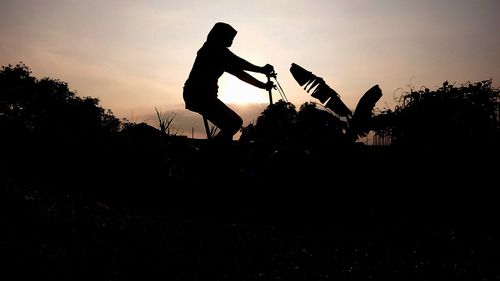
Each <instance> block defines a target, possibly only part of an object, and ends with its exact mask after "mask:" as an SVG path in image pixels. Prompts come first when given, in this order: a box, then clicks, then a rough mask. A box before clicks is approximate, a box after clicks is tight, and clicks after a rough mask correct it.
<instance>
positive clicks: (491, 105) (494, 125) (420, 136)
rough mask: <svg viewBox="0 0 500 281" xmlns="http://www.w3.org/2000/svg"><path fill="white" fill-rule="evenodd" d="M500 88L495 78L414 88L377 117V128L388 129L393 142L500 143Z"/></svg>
mask: <svg viewBox="0 0 500 281" xmlns="http://www.w3.org/2000/svg"><path fill="white" fill-rule="evenodd" d="M499 112H500V89H496V88H494V87H492V81H491V80H486V81H481V82H477V83H467V84H465V85H460V86H455V85H452V84H449V83H448V82H444V83H443V85H442V86H441V87H440V88H438V89H437V90H434V91H431V90H429V89H428V88H423V89H421V90H418V91H415V90H413V89H412V90H411V91H410V92H408V93H404V94H403V95H402V96H401V97H400V102H399V105H398V106H396V108H395V109H394V110H386V111H384V112H382V114H380V115H378V116H377V118H376V122H375V124H376V126H377V127H378V129H377V130H378V131H383V130H386V131H389V132H390V134H391V135H392V138H393V144H394V145H405V146H414V147H429V148H432V147H434V148H438V147H440V148H445V147H448V148H449V147H474V146H487V147H493V146H497V145H498V143H499V136H500V134H499V133H500V118H499V116H500V113H499Z"/></svg>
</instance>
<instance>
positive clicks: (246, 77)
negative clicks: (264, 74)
mask: <svg viewBox="0 0 500 281" xmlns="http://www.w3.org/2000/svg"><path fill="white" fill-rule="evenodd" d="M228 72H229V73H231V74H233V75H234V76H236V77H238V78H239V79H240V80H242V81H244V82H247V83H248V84H250V85H253V86H255V87H257V88H261V89H265V90H266V91H269V90H271V89H272V88H274V83H273V82H271V81H269V82H267V83H264V82H261V81H259V80H257V79H256V78H255V77H253V76H252V75H250V74H248V73H246V72H245V71H243V70H239V71H228Z"/></svg>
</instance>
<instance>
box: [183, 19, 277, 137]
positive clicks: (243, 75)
mask: <svg viewBox="0 0 500 281" xmlns="http://www.w3.org/2000/svg"><path fill="white" fill-rule="evenodd" d="M236 33H237V31H236V30H235V29H234V28H233V27H232V26H230V25H229V24H227V23H223V22H218V23H216V24H215V25H214V27H213V28H212V30H210V32H209V33H208V36H207V40H206V42H205V43H204V44H203V46H202V47H201V48H200V49H199V50H198V52H197V56H196V59H195V61H194V64H193V68H192V69H191V72H190V73H189V77H188V79H187V80H186V82H185V84H184V93H183V97H184V102H185V106H186V109H189V110H191V111H194V112H198V113H200V114H201V115H202V116H204V117H205V118H207V119H208V120H209V121H210V122H212V123H213V124H215V125H216V126H217V127H218V128H219V130H220V131H219V133H218V134H217V136H215V138H216V139H218V140H221V141H228V142H230V141H231V140H232V139H233V136H234V134H236V133H237V132H238V130H239V129H240V128H241V126H242V125H243V120H242V119H241V117H240V116H239V115H238V114H237V113H236V112H234V111H233V110H232V109H231V108H229V107H228V106H227V105H225V104H224V103H223V102H222V101H221V100H219V99H218V97H217V91H218V85H217V81H218V79H219V77H221V76H222V74H223V73H224V72H228V73H230V74H232V75H234V76H236V77H238V78H239V79H241V80H242V81H245V82H247V83H249V84H251V85H253V86H255V87H258V88H261V89H266V90H268V91H269V90H270V89H271V88H272V87H273V86H274V84H273V83H272V82H267V83H263V82H261V81H259V80H257V79H256V78H254V77H253V76H251V75H250V74H248V73H247V72H245V70H247V71H252V72H258V73H262V74H266V75H269V74H271V73H272V72H273V71H274V68H273V66H272V65H270V64H266V65H265V66H262V67H260V66H256V65H254V64H252V63H250V62H248V61H246V60H244V59H242V58H240V57H238V56H236V55H235V54H233V53H232V52H231V51H230V50H229V49H228V47H230V46H231V45H232V43H233V39H234V37H235V36H236Z"/></svg>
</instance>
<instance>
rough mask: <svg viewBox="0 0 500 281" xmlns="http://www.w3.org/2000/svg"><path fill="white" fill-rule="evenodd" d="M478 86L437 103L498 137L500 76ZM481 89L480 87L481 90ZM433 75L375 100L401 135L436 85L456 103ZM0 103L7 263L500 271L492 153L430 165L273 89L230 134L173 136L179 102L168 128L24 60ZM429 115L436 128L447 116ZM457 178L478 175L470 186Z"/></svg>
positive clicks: (210, 273)
mask: <svg viewBox="0 0 500 281" xmlns="http://www.w3.org/2000/svg"><path fill="white" fill-rule="evenodd" d="M445 86H446V87H448V85H445ZM475 87H477V88H475ZM462 88H463V87H462ZM462 88H460V90H454V89H453V87H452V88H450V89H448V88H446V89H445V90H443V91H444V92H445V93H446V94H447V95H448V94H450V93H455V92H456V91H458V92H459V93H460V92H462V91H464V90H463V89H462ZM471 89H477V90H474V91H473V90H471V92H470V93H469V92H467V93H468V94H463V95H462V96H460V95H459V94H456V93H455V94H456V95H458V97H456V98H455V99H456V100H454V102H455V103H457V104H458V105H459V104H461V99H467V100H471V101H470V102H467V103H466V105H462V106H459V108H460V110H461V111H460V113H461V114H465V115H460V116H462V117H463V118H458V119H457V118H444V120H445V121H447V122H449V123H451V124H454V125H453V126H452V129H454V130H458V129H460V130H464V131H468V132H471V133H470V134H465V136H469V135H472V136H473V138H472V139H473V140H488V141H490V142H491V141H493V142H496V141H497V140H496V139H490V137H492V136H495V137H497V136H498V135H497V134H498V90H496V89H492V88H491V85H490V84H488V83H483V84H481V85H479V84H473V85H472V86H471ZM472 92H474V93H476V92H481V93H483V94H481V95H480V96H481V98H473V96H474V95H476V94H474V95H473V94H472ZM429 93H431V92H430V91H427V92H426V91H424V93H419V95H418V97H417V95H414V96H413V97H412V101H411V102H407V103H406V104H405V106H401V107H398V108H397V109H396V110H395V111H394V112H386V114H383V115H380V116H384V118H385V119H376V120H378V121H379V122H378V123H376V124H375V125H377V124H378V126H379V127H374V128H377V129H380V130H384V129H390V130H394V132H396V133H397V134H395V136H398V134H399V135H400V136H399V137H396V139H397V142H396V143H397V144H404V143H416V142H417V140H414V139H413V138H415V137H420V135H418V134H416V133H414V132H415V129H412V128H414V127H416V128H419V129H421V128H420V127H418V126H417V125H418V124H417V123H418V122H417V121H413V122H410V121H409V120H412V119H411V118H415V119H419V117H420V118H424V120H426V118H428V117H421V115H420V114H423V112H424V113H428V112H430V113H432V114H434V116H440V115H439V114H438V112H437V111H438V108H439V106H437V105H435V104H434V103H435V102H436V101H438V103H439V104H440V105H443V103H445V101H444V100H441V99H440V98H436V97H432V98H431V96H433V95H434V94H433V95H429V97H428V96H426V95H428V94H429ZM485 93H486V94H485ZM455 94H453V95H455ZM435 95H436V96H437V95H438V93H435ZM453 95H451V96H453ZM492 97H495V98H496V100H494V99H493V98H492ZM413 98H414V99H413ZM422 99H427V101H426V103H422V104H421V100H422ZM452 100H453V99H452ZM472 100H473V101H474V102H472ZM360 103H361V102H360ZM469 103H473V104H474V106H471V105H469ZM366 104H367V107H366V108H368V109H370V110H369V111H368V110H367V111H363V110H362V111H361V112H364V113H363V114H361V115H359V117H360V118H364V120H360V122H361V123H362V126H359V130H360V131H363V132H364V131H365V130H366V127H365V126H364V125H365V124H368V123H367V121H366V120H371V114H368V113H369V112H371V106H372V104H373V100H367V101H366ZM410 104H411V106H410ZM476 104H479V105H480V106H475V105H476ZM417 105H418V106H417ZM446 105H447V104H446ZM458 105H456V106H458ZM410 108H416V109H417V108H418V110H410ZM428 108H431V109H432V110H429V109H428ZM0 109H1V110H0V129H1V132H2V135H1V136H2V138H1V139H0V144H1V148H2V157H3V158H2V161H1V162H0V224H1V225H0V227H1V229H2V231H0V259H1V260H2V261H3V264H2V265H3V267H2V270H3V271H2V273H3V276H8V277H9V276H14V278H16V279H37V280H40V279H41V280H142V279H145V280H170V279H172V280H278V279H280V280H281V279H286V280H330V279H335V280H431V279H435V278H436V276H438V278H445V279H454V280H455V279H466V278H472V279H474V280H476V279H477V280H489V279H495V278H496V279H498V276H500V275H499V272H498V266H497V265H498V264H499V258H498V257H499V253H500V244H499V239H498V237H499V233H500V232H499V230H498V227H497V226H496V225H495V222H496V221H498V215H497V214H498V204H496V202H488V201H487V200H485V198H487V197H490V198H492V199H493V200H495V198H496V196H489V194H490V190H489V189H488V186H490V185H488V183H489V182H491V181H492V180H493V179H496V170H497V168H498V167H497V165H488V164H486V163H485V162H481V161H480V159H479V158H477V159H476V160H478V161H475V162H470V163H473V164H474V168H475V169H476V170H474V169H472V168H470V167H459V165H454V166H453V165H452V167H455V168H457V169H452V170H451V171H449V172H446V171H444V170H443V169H441V167H439V166H438V165H437V164H434V163H438V164H444V165H446V166H447V167H450V164H453V163H454V161H453V159H452V160H450V159H444V160H443V159H439V158H438V157H432V158H428V159H425V157H428V156H430V154H425V155H423V156H420V155H418V156H419V157H420V159H421V160H422V159H424V160H427V161H428V162H426V163H425V165H420V164H419V163H420V162H415V160H416V159H419V158H418V157H413V156H414V155H417V153H414V154H413V156H411V155H408V154H404V153H400V152H408V150H401V149H393V148H394V147H393V146H390V147H369V146H365V145H362V146H357V145H352V138H350V137H349V136H348V134H347V133H346V128H348V125H347V124H346V123H345V122H343V121H341V120H340V119H339V118H338V116H336V115H334V114H331V112H329V111H328V110H325V109H322V108H318V107H317V105H316V104H315V103H305V104H303V105H302V106H301V107H300V110H299V111H298V112H297V111H296V109H295V107H294V106H293V105H291V104H289V103H286V102H283V101H279V102H277V103H275V104H274V105H273V106H270V107H268V108H267V109H266V110H265V111H264V112H262V114H261V116H259V118H258V120H257V122H256V124H255V125H251V126H248V127H246V128H245V130H246V131H245V132H244V134H243V135H242V138H244V137H246V138H247V139H246V140H256V141H254V142H251V141H248V142H247V141H241V142H240V143H237V144H234V145H233V146H231V147H225V146H220V144H217V143H211V142H210V141H207V140H191V139H187V138H184V137H181V136H169V135H168V134H167V133H165V132H168V131H169V130H168V128H170V125H171V122H170V121H172V119H169V117H166V118H160V117H162V116H161V114H158V116H159V119H161V120H164V121H165V122H164V123H163V124H164V126H163V129H161V130H158V129H156V128H154V127H152V126H150V125H147V124H145V123H139V124H136V123H130V122H127V121H120V120H118V119H116V118H115V117H114V116H113V115H112V113H111V112H110V111H107V110H104V109H102V108H101V107H100V106H99V104H98V100H97V99H94V98H90V97H87V98H80V97H78V96H77V95H76V94H75V93H74V92H72V91H70V90H69V89H68V86H67V84H66V83H63V82H60V81H58V80H53V79H48V78H45V79H40V80H39V79H36V78H34V77H32V76H31V72H30V71H29V69H28V68H27V67H26V66H24V65H17V66H7V67H4V68H2V71H1V72H0ZM480 109H481V110H480ZM462 111H463V112H464V113H463V112H462ZM483 111H487V112H489V113H491V114H493V112H494V114H496V115H495V118H496V119H495V118H493V116H491V115H490V114H489V113H488V114H484V113H483ZM446 112H448V111H446ZM157 113H159V112H157ZM355 114H356V113H355ZM403 117H404V118H403ZM410 117H411V118H410ZM171 118H173V117H171ZM469 119H470V120H469ZM381 120H385V121H384V122H382V121H381ZM419 120H420V119H419ZM457 120H461V121H460V122H458V121H457ZM467 120H469V121H467ZM427 122H429V123H430V124H432V122H431V120H428V121H427ZM443 122H444V121H443ZM453 122H455V123H456V124H455V123H453ZM444 123H446V122H444ZM446 124H448V123H446ZM476 125H477V126H479V127H478V128H476ZM407 126H408V127H407ZM459 127H460V128H459ZM462 127H463V128H462ZM410 129H411V130H410ZM408 130H409V132H411V133H409V132H407V131H408ZM417 132H420V131H418V130H417ZM425 132H426V134H427V135H428V136H429V135H430V134H431V133H436V134H443V133H442V132H440V131H438V129H437V128H436V129H432V130H430V131H425ZM450 132H453V130H451V129H450ZM492 132H493V133H492ZM438 136H439V135H438ZM432 139H433V140H434V139H435V138H432ZM495 145H497V143H495ZM492 157H493V156H492ZM470 163H469V164H470ZM433 164H434V165H433ZM436 167H437V168H438V169H435V168H436ZM454 181H455V182H454ZM456 182H460V183H462V184H463V183H468V189H466V190H465V191H464V192H463V194H464V196H459V194H460V191H459V190H458V189H456V188H454V187H455V186H456ZM429 183H432V184H431V185H432V187H428V186H429V185H430V184H429ZM435 186H438V187H439V188H435ZM449 186H452V187H449ZM493 200H492V201H493Z"/></svg>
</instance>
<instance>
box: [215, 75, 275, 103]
mask: <svg viewBox="0 0 500 281" xmlns="http://www.w3.org/2000/svg"><path fill="white" fill-rule="evenodd" d="M255 78H257V79H259V80H261V78H260V77H255ZM261 81H262V80H261ZM263 82H264V81H263ZM218 84H219V93H218V95H219V99H220V100H222V101H223V102H224V103H227V104H230V103H232V104H239V105H244V104H252V103H268V102H269V94H268V93H267V92H266V90H264V89H260V88H257V87H254V86H252V85H250V84H248V83H246V82H243V81H241V80H240V79H238V78H236V77H235V76H233V75H230V74H226V73H225V74H223V75H222V76H221V78H220V79H219V82H218Z"/></svg>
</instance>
